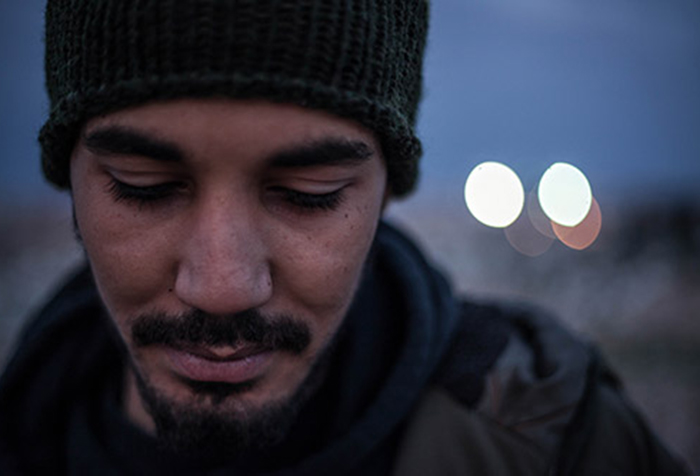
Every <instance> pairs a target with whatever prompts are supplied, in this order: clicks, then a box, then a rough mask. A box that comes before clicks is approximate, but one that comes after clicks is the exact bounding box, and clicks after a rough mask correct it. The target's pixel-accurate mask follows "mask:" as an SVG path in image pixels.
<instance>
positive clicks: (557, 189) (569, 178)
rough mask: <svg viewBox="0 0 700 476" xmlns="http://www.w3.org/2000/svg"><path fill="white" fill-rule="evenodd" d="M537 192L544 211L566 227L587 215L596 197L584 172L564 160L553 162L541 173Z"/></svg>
mask: <svg viewBox="0 0 700 476" xmlns="http://www.w3.org/2000/svg"><path fill="white" fill-rule="evenodd" d="M537 194H538V197H539V201H540V206H541V207H542V210H543V211H544V213H545V215H547V217H549V219H550V220H552V222H554V223H558V224H559V225H563V226H567V227H574V226H576V225H578V224H579V223H581V222H582V221H583V219H584V218H586V215H588V212H589V210H590V209H591V203H592V200H593V194H592V193H591V185H590V184H589V183H588V179H587V178H586V176H585V175H584V174H583V172H581V171H580V170H579V169H577V168H576V167H574V166H573V165H571V164H566V163H563V162H557V163H555V164H553V165H552V166H551V167H549V168H548V169H547V171H546V172H545V173H544V174H543V175H542V178H541V179H540V184H539V187H538V191H537Z"/></svg>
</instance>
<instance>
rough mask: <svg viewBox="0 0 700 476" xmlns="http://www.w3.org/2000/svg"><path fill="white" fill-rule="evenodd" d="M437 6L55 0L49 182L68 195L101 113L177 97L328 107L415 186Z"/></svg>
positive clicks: (49, 47) (399, 180)
mask: <svg viewBox="0 0 700 476" xmlns="http://www.w3.org/2000/svg"><path fill="white" fill-rule="evenodd" d="M427 19H428V2H427V0H48V4H47V7H46V33H45V42H46V58H45V59H46V63H45V66H46V87H47V90H48V94H49V98H50V101H51V112H50V116H49V119H48V121H47V122H46V124H45V125H44V127H43V128H42V130H41V133H40V136H39V141H40V142H41V146H42V162H43V168H44V173H45V175H46V177H47V178H48V179H49V180H50V181H51V182H53V183H54V184H56V185H57V186H59V187H62V188H66V187H69V186H70V184H69V167H68V163H69V158H70V154H71V152H72V149H73V147H74V145H75V142H76V139H77V137H78V134H79V132H80V129H81V127H82V125H83V124H84V123H85V122H86V121H87V120H88V119H90V118H91V117H94V116H97V115H101V114H105V113H108V112H110V111H115V110H118V109H122V108H125V107H129V106H134V105H137V104H142V103H145V102H148V101H154V100H167V99H172V98H178V97H228V98H260V99H268V100H272V101H277V102H284V103H295V104H298V105H301V106H304V107H309V108H313V109H321V110H325V111H328V112H330V113H333V114H335V115H338V116H342V117H345V118H349V119H352V120H355V121H357V122H359V123H360V124H362V125H364V126H365V127H367V128H369V129H370V130H372V131H373V132H374V133H375V134H376V136H377V137H378V139H379V141H380V143H381V146H382V151H383V154H384V156H385V158H386V163H387V168H388V171H389V185H390V187H391V189H392V192H393V194H394V195H396V196H400V195H405V194H406V193H408V192H409V191H410V190H411V189H412V188H413V186H414V184H415V181H416V178H417V171H418V159H419V157H420V154H421V146H420V142H419V141H418V139H417V138H416V136H415V131H414V129H415V121H416V111H417V107H418V102H419V99H420V95H421V87H422V79H421V76H422V63H423V50H424V46H425V38H426V32H427Z"/></svg>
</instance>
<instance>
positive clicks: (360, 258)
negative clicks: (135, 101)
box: [71, 100, 386, 431]
mask: <svg viewBox="0 0 700 476" xmlns="http://www.w3.org/2000/svg"><path fill="white" fill-rule="evenodd" d="M380 154H381V153H380V149H379V146H378V144H377V142H376V140H375V139H374V137H373V135H372V134H371V133H370V132H369V131H367V130H366V129H364V128H362V127H361V126H359V125H356V124H355V123H353V122H350V121H346V120H343V119H341V118H338V117H335V116H331V115H328V114H325V113H321V112H317V111H310V110H306V109H302V108H299V107H296V106H291V105H280V104H271V103H266V102H251V101H231V100H178V101H170V102H163V103H154V104H149V105H145V106H141V107H137V108H132V109H128V110H123V111H119V112H116V113H112V114H109V115H106V116H103V117H97V118H95V119H93V120H91V121H89V122H88V123H87V124H86V126H85V127H84V128H83V130H82V133H81V136H80V139H79V142H78V143H77V145H76V147H75V150H74V152H73V156H72V159H71V183H72V192H73V199H74V206H75V217H76V222H77V226H78V229H79V231H80V234H81V236H82V240H83V244H84V247H85V250H86V252H87V256H88V258H89V261H90V264H91V267H92V271H93V274H94V277H95V281H96V283H97V287H98V289H99V292H100V295H101V297H102V299H103V301H104V304H105V306H106V308H107V310H108V312H109V315H110V317H111V318H112V320H113V321H114V323H115V324H116V327H117V329H118V331H119V333H120V335H121V337H122V339H123V340H124V343H125V345H126V348H127V350H128V354H129V360H130V362H131V365H130V366H129V370H128V372H127V385H126V391H125V395H124V398H125V400H124V401H125V406H126V411H127V413H128V415H129V416H130V418H131V419H132V420H133V421H135V422H136V423H137V424H139V425H141V426H142V427H143V428H145V429H146V430H149V431H155V430H156V426H158V420H157V418H156V421H155V424H154V418H153V415H152V413H153V412H154V410H157V408H156V407H165V409H166V411H170V417H169V418H171V419H172V418H174V419H175V420H177V419H178V418H181V419H190V420H192V421H194V422H195V423H194V425H195V426H196V424H197V423H196V422H197V421H200V422H201V421H206V419H207V418H209V419H214V420H218V421H225V422H231V423H232V424H234V425H243V426H245V425H246V423H247V422H251V424H253V423H254V422H256V421H258V420H260V419H261V418H262V416H261V415H265V414H266V413H269V412H271V411H272V410H271V409H275V408H277V409H281V408H284V405H285V404H286V403H287V402H289V401H292V400H294V399H295V398H298V397H299V395H300V393H302V389H303V388H304V385H305V382H308V380H309V379H308V378H307V377H308V376H309V375H310V373H311V370H312V368H314V364H315V363H316V362H317V361H318V360H319V356H321V355H323V351H324V350H325V349H326V348H327V346H328V345H329V343H330V342H331V340H332V338H333V336H334V335H335V333H336V332H337V330H338V328H339V326H340V324H341V322H342V320H343V318H344V316H345V314H346V312H347V310H348V308H349V306H350V304H351V301H352V299H353V296H354V294H355V291H356V289H357V287H358V284H359V280H360V277H361V273H362V269H363V264H364V262H365V259H366V257H367V254H368V251H369V249H370V246H371V243H372V240H373V238H374V234H375V231H376V226H377V222H378V219H379V216H380V214H381V210H382V204H383V201H384V198H385V192H386V171H385V167H384V162H383V160H382V157H381V155H380ZM198 418H200V420H197V419H198ZM202 418H203V419H204V420H201V419H202ZM176 423H177V422H176ZM158 430H159V431H160V430H161V429H160V428H159V429H158ZM164 431H165V430H164Z"/></svg>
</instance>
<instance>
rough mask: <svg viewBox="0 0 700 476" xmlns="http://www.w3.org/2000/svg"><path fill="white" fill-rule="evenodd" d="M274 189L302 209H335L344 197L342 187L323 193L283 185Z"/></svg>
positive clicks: (288, 201) (291, 203)
mask: <svg viewBox="0 0 700 476" xmlns="http://www.w3.org/2000/svg"><path fill="white" fill-rule="evenodd" d="M273 191H274V192H275V193H277V194H279V195H280V196H281V198H282V200H283V201H285V202H286V203H288V204H290V205H292V206H294V207H297V208H299V209H302V210H312V211H313V210H335V209H336V208H338V206H339V205H340V203H341V201H342V198H343V195H342V191H343V189H342V188H341V189H338V190H334V191H332V192H329V193H322V194H315V193H305V192H300V191H298V190H294V189H291V188H282V187H276V188H275V189H273Z"/></svg>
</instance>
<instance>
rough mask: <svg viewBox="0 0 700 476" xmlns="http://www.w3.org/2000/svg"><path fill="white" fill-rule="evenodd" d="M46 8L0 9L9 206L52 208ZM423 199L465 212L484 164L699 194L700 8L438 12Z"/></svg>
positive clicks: (34, 1) (622, 195)
mask: <svg viewBox="0 0 700 476" xmlns="http://www.w3.org/2000/svg"><path fill="white" fill-rule="evenodd" d="M43 3H44V2H43V1H40V0H22V1H19V0H0V111H2V114H0V200H1V201H2V202H4V203H5V204H7V203H8V202H12V203H16V202H18V201H33V200H37V199H38V200H42V201H47V200H48V201H50V200H54V199H55V197H56V193H55V192H53V191H52V189H51V188H50V187H49V186H48V185H45V184H44V182H43V179H42V178H41V175H40V171H39V170H40V169H39V152H38V147H37V144H36V134H37V132H38V130H39V128H40V127H41V124H42V122H43V120H44V116H45V114H46V112H47V102H46V97H45V93H44V91H43V83H42V81H43V80H42V43H41V36H42V32H41V29H42V24H41V23H42V15H43ZM419 132H420V135H421V137H422V138H423V140H424V148H425V155H424V159H423V174H422V175H423V176H422V184H421V192H420V194H423V195H425V196H432V197H435V196H438V194H440V195H439V196H440V198H441V199H442V198H443V197H444V199H446V200H452V199H453V197H454V199H460V197H461V193H462V187H463V184H464V180H465V179H466V177H467V175H468V174H469V172H470V170H471V169H472V168H473V167H474V166H475V165H476V164H478V163H479V162H482V161H484V160H496V161H500V162H503V163H505V164H507V165H509V166H510V167H512V168H513V169H514V170H515V171H516V172H517V173H518V175H520V177H521V179H522V181H523V184H524V186H525V188H526V189H531V188H533V187H534V186H535V185H536V183H537V180H538V177H539V176H541V174H542V173H543V172H544V171H545V170H546V169H547V167H548V166H549V165H551V164H552V163H554V162H559V161H565V162H570V163H572V164H574V165H576V166H577V167H579V168H580V169H581V170H582V171H583V172H584V173H585V174H586V175H587V176H588V178H589V180H590V182H591V185H592V188H593V192H594V194H596V195H597V196H604V197H609V198H607V199H608V200H614V199H625V200H629V199H630V198H631V197H644V198H652V199H653V198H654V197H659V198H664V199H665V198H673V197H674V196H676V195H678V194H682V195H685V196H687V195H694V196H695V197H700V192H697V190H698V189H700V187H698V186H697V181H698V180H700V2H697V1H695V0H687V1H682V0H665V1H655V2H652V1H629V0H607V1H602V0H597V1H588V0H587V1H582V0H574V1H570V2H557V1H554V0H528V1H526V2H523V1H515V0H497V1H493V0H489V1H477V0H434V1H433V2H432V25H431V35H430V39H429V45H428V57H427V70H426V85H425V100H424V102H423V107H422V110H421V114H420V121H419Z"/></svg>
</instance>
